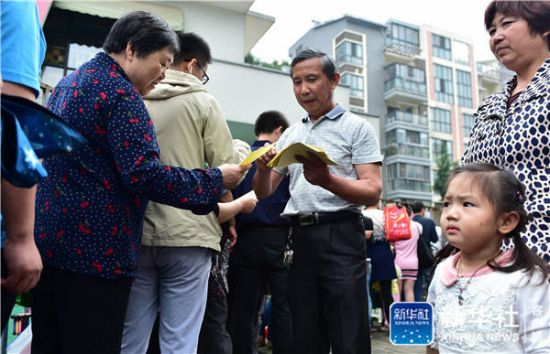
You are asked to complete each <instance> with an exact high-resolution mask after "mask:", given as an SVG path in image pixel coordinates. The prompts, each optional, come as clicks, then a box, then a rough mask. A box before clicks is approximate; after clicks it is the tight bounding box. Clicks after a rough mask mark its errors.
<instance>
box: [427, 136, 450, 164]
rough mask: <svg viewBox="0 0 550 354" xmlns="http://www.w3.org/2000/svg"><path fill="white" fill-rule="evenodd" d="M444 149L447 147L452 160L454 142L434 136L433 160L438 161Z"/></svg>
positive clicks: (446, 150)
mask: <svg viewBox="0 0 550 354" xmlns="http://www.w3.org/2000/svg"><path fill="white" fill-rule="evenodd" d="M443 149H445V152H446V153H447V156H449V159H450V160H451V161H452V159H453V142H452V141H450V140H441V139H435V138H432V160H434V161H436V160H437V158H438V157H439V155H441V153H442V152H443Z"/></svg>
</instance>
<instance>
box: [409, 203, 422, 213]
mask: <svg viewBox="0 0 550 354" xmlns="http://www.w3.org/2000/svg"><path fill="white" fill-rule="evenodd" d="M411 208H412V211H413V213H415V214H418V213H420V212H421V211H422V209H424V208H426V207H425V206H424V203H422V202H415V203H413V205H412V206H411Z"/></svg>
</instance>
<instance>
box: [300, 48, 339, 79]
mask: <svg viewBox="0 0 550 354" xmlns="http://www.w3.org/2000/svg"><path fill="white" fill-rule="evenodd" d="M312 58H321V66H322V67H323V72H324V73H325V75H326V76H327V77H328V78H329V79H330V80H334V77H335V76H336V74H337V73H338V70H337V69H336V64H335V63H334V60H332V58H331V57H329V56H328V55H327V54H326V53H323V52H321V51H318V50H313V49H305V50H303V51H301V52H300V53H298V54H297V55H296V57H294V59H292V62H291V63H290V77H292V74H293V72H294V67H295V66H296V64H298V63H300V62H302V61H305V60H309V59H312Z"/></svg>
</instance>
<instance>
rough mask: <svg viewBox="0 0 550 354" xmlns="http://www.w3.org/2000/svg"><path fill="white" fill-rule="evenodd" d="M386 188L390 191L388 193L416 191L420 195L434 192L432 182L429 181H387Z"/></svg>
mask: <svg viewBox="0 0 550 354" xmlns="http://www.w3.org/2000/svg"><path fill="white" fill-rule="evenodd" d="M384 188H387V189H389V190H388V192H390V191H393V192H395V191H398V190H408V191H414V192H420V193H431V192H432V189H431V186H430V182H428V181H420V180H412V179H401V178H396V179H391V180H385V181H384Z"/></svg>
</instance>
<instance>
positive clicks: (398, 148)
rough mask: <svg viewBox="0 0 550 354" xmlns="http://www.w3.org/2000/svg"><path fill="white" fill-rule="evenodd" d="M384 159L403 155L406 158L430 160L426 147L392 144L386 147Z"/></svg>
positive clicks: (428, 150)
mask: <svg viewBox="0 0 550 354" xmlns="http://www.w3.org/2000/svg"><path fill="white" fill-rule="evenodd" d="M385 150H386V158H389V157H392V156H396V155H404V156H408V157H416V158H419V159H429V158H430V149H429V147H428V146H424V145H413V144H410V143H406V144H399V143H392V144H389V145H387V146H386V149H385Z"/></svg>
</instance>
